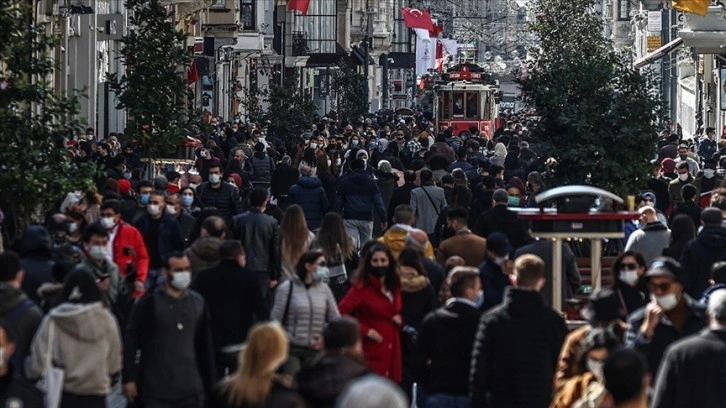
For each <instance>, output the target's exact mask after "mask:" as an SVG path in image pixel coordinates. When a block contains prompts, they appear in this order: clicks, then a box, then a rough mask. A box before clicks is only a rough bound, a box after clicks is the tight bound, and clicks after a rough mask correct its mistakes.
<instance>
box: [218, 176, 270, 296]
mask: <svg viewBox="0 0 726 408" xmlns="http://www.w3.org/2000/svg"><path fill="white" fill-rule="evenodd" d="M268 203H269V197H268V196H267V192H266V191H265V190H263V189H261V188H256V189H254V190H252V192H251V193H250V208H249V210H247V211H246V212H244V213H242V214H239V215H236V216H235V217H234V218H233V219H232V226H231V230H232V231H233V233H234V234H233V235H234V238H235V239H237V240H239V241H240V242H241V243H242V247H243V248H245V250H246V252H247V254H248V256H247V268H248V269H249V270H250V271H253V272H255V273H257V274H259V277H260V287H261V290H262V293H264V299H265V301H266V302H268V303H269V302H271V301H272V297H271V293H270V289H271V288H274V287H275V286H276V285H277V281H278V279H280V276H281V274H282V265H281V260H282V257H281V256H280V229H279V227H278V224H277V220H276V219H274V218H272V217H271V216H269V215H267V214H265V210H266V209H267V205H268Z"/></svg>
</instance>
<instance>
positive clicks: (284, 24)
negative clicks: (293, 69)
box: [278, 8, 287, 86]
mask: <svg viewBox="0 0 726 408" xmlns="http://www.w3.org/2000/svg"><path fill="white" fill-rule="evenodd" d="M278 9H279V8H278ZM284 13H285V18H283V19H282V30H281V31H282V47H280V48H282V64H281V65H282V68H281V69H280V86H285V68H286V63H285V59H286V57H285V54H287V50H286V48H287V44H286V43H287V41H285V39H286V38H287V33H286V31H287V10H285V11H284Z"/></svg>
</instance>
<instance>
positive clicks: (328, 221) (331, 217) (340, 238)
mask: <svg viewBox="0 0 726 408" xmlns="http://www.w3.org/2000/svg"><path fill="white" fill-rule="evenodd" d="M317 239H318V245H320V249H321V250H322V251H323V253H324V254H325V258H326V259H328V261H329V262H335V263H339V262H340V263H342V262H345V260H346V259H349V258H350V257H351V256H352V255H353V252H355V246H354V245H353V240H352V239H351V238H350V236H349V235H348V232H347V231H346V230H345V224H344V223H343V217H341V216H340V214H338V213H335V212H329V213H327V214H325V217H323V222H322V223H321V224H320V229H319V230H318V237H317ZM338 248H340V252H338Z"/></svg>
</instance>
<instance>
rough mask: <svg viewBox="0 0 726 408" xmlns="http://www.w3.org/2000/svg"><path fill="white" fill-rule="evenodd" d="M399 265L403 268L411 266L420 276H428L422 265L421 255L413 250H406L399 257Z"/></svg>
mask: <svg viewBox="0 0 726 408" xmlns="http://www.w3.org/2000/svg"><path fill="white" fill-rule="evenodd" d="M398 264H399V265H401V266H409V267H411V268H413V269H415V270H416V272H417V273H418V274H419V275H423V276H426V271H425V270H424V267H423V264H422V263H421V255H420V254H419V253H418V251H416V250H415V249H413V248H404V249H403V251H401V253H400V254H399V255H398Z"/></svg>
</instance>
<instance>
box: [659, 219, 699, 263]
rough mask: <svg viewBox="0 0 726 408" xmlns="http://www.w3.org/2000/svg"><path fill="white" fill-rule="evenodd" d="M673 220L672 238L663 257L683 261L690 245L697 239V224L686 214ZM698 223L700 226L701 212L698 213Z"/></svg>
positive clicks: (664, 249) (664, 250)
mask: <svg viewBox="0 0 726 408" xmlns="http://www.w3.org/2000/svg"><path fill="white" fill-rule="evenodd" d="M671 219H672V222H671V237H670V239H669V243H668V247H667V248H663V256H667V257H670V258H673V259H681V256H682V255H683V252H684V251H685V250H686V246H687V245H688V243H689V242H691V241H693V239H694V238H696V224H694V223H693V219H692V218H691V217H690V216H688V215H686V214H678V215H676V216H675V217H672V218H671ZM698 221H699V225H700V221H701V211H699V212H698Z"/></svg>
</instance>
